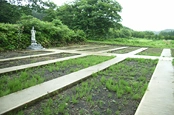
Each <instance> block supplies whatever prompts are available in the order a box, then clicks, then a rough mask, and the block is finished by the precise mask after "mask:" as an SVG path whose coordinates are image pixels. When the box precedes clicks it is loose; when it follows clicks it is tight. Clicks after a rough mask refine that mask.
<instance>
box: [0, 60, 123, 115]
mask: <svg viewBox="0 0 174 115" xmlns="http://www.w3.org/2000/svg"><path fill="white" fill-rule="evenodd" d="M124 59H126V58H123V57H116V58H114V59H111V60H109V61H106V62H103V63H100V64H98V65H95V66H91V67H88V68H86V69H82V70H80V71H77V72H74V73H71V74H68V75H65V76H62V77H59V78H56V79H53V80H50V81H47V82H44V83H42V84H39V85H36V86H33V87H30V88H27V89H24V90H22V91H18V92H15V93H12V94H9V95H7V96H4V97H1V98H0V102H1V103H0V114H4V113H6V112H9V111H11V110H13V109H15V108H18V107H20V106H22V105H24V104H26V103H28V102H31V101H33V100H36V99H38V98H40V97H43V96H45V95H47V94H48V93H52V92H54V91H57V90H59V89H62V88H64V87H66V86H68V85H70V84H72V83H74V82H77V81H80V80H81V79H84V78H86V77H88V76H90V75H92V74H93V73H96V72H98V71H101V70H103V69H105V68H107V67H109V66H111V65H114V64H116V63H118V62H120V61H123V60H124Z"/></svg>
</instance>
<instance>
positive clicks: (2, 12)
mask: <svg viewBox="0 0 174 115" xmlns="http://www.w3.org/2000/svg"><path fill="white" fill-rule="evenodd" d="M0 7H1V8H0V17H1V18H0V22H3V23H16V21H17V20H19V19H20V16H21V11H20V9H19V8H18V7H17V6H15V5H11V4H10V3H7V2H6V1H0Z"/></svg>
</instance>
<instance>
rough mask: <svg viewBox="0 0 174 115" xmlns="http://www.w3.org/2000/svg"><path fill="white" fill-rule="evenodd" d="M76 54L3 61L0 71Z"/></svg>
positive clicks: (0, 64) (0, 63) (58, 54)
mask: <svg viewBox="0 0 174 115" xmlns="http://www.w3.org/2000/svg"><path fill="white" fill-rule="evenodd" d="M74 55H78V54H73V53H57V54H51V55H47V56H39V57H32V58H24V59H18V60H10V61H3V62H0V69H2V68H6V67H12V66H19V65H25V64H31V63H36V62H41V61H48V60H53V59H58V58H63V57H70V56H74Z"/></svg>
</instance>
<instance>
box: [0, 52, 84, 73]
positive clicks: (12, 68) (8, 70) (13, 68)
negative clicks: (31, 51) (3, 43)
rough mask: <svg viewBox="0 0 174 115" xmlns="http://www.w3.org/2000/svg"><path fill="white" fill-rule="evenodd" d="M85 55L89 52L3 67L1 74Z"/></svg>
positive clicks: (0, 70)
mask: <svg viewBox="0 0 174 115" xmlns="http://www.w3.org/2000/svg"><path fill="white" fill-rule="evenodd" d="M84 56H87V54H81V55H75V56H70V57H64V58H59V59H54V60H48V61H42V62H36V63H32V64H26V65H20V66H13V67H8V68H3V69H0V74H2V73H7V72H12V71H17V70H22V69H26V68H31V67H37V66H42V65H47V64H51V63H55V62H58V61H65V60H69V59H75V58H79V57H84Z"/></svg>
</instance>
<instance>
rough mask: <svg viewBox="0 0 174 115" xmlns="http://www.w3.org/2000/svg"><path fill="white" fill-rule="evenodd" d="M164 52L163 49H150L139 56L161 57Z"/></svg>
mask: <svg viewBox="0 0 174 115" xmlns="http://www.w3.org/2000/svg"><path fill="white" fill-rule="evenodd" d="M162 51H163V49H162V48H148V49H147V50H144V51H143V52H140V53H138V54H137V55H148V56H160V55H161V53H162Z"/></svg>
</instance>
